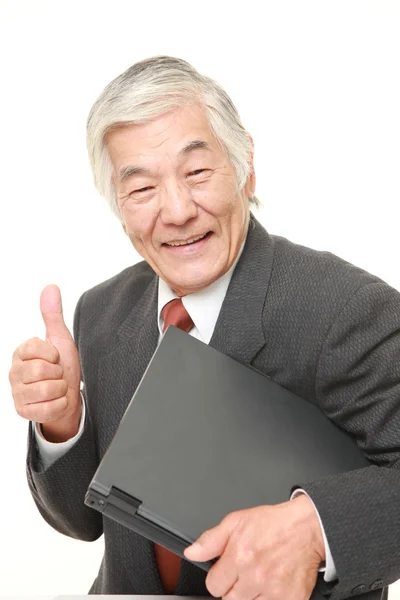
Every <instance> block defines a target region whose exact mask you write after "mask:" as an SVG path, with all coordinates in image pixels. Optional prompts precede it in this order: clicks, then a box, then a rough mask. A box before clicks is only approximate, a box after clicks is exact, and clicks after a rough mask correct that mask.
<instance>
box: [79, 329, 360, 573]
mask: <svg viewBox="0 0 400 600" xmlns="http://www.w3.org/2000/svg"><path fill="white" fill-rule="evenodd" d="M368 464H369V463H368V461H367V460H366V458H365V457H364V456H363V454H362V453H361V451H360V450H359V449H358V447H357V445H356V443H355V441H354V440H353V439H352V438H351V437H350V436H349V435H348V434H347V433H345V432H343V431H342V430H341V429H339V428H338V427H336V426H335V425H334V424H333V423H332V422H331V421H329V420H328V419H327V418H326V417H325V416H324V415H323V413H322V412H321V411H320V409H319V408H318V407H317V406H315V405H313V404H311V403H310V402H308V401H307V400H304V399H303V398H300V397H298V396H296V395H295V394H293V393H291V392H289V391H288V390H286V389H284V388H282V387H280V386H279V385H277V384H275V383H274V382H272V381H271V380H270V379H269V378H268V377H266V376H264V375H262V374H260V373H259V372H257V371H255V370H253V369H252V368H251V367H248V366H245V365H243V364H241V363H239V362H237V361H236V360H234V359H232V358H230V357H228V356H225V355H224V354H222V353H221V352H219V351H217V350H215V349H214V348H211V347H210V346H208V345H207V344H204V343H203V342H201V341H199V340H197V339H195V338H193V337H191V336H190V335H188V334H186V333H184V332H182V331H181V330H179V329H177V328H175V327H169V328H168V330H167V332H166V333H165V335H164V337H163V339H162V341H161V343H160V344H159V346H158V348H157V350H156V352H155V354H154V356H153V358H152V360H151V362H150V364H149V366H148V368H147V370H146V372H145V374H144V376H143V378H142V381H141V383H140V385H139V386H138V388H137V390H136V392H135V394H134V396H133V398H132V400H131V402H130V404H129V406H128V408H127V410H126V412H125V414H124V416H123V418H122V420H121V423H120V425H119V427H118V429H117V431H116V433H115V435H114V438H113V440H112V442H111V444H110V446H109V448H108V450H107V452H106V453H105V455H104V457H103V460H102V461H101V464H100V466H99V468H98V469H97V471H96V473H95V475H94V477H93V479H92V481H91V483H90V486H89V489H88V492H87V494H86V497H85V503H86V504H87V505H88V506H91V507H92V508H94V509H97V510H99V511H101V512H102V513H103V514H104V515H107V516H108V517H110V518H111V519H115V521H118V522H119V523H121V524H122V525H125V526H126V527H129V528H130V529H132V530H133V531H135V532H137V533H139V534H141V535H143V536H145V537H146V538H148V539H150V540H152V541H153V542H155V543H157V544H161V545H162V546H164V547H165V548H168V549H169V550H171V551H172V552H174V553H176V554H178V555H180V556H181V557H182V558H185V557H184V555H183V550H184V549H185V548H186V547H187V546H189V545H190V544H192V543H193V542H194V541H195V540H196V539H197V538H198V537H199V536H200V535H201V534H202V533H203V532H204V531H205V530H206V529H210V528H212V527H214V526H216V525H218V524H219V523H220V522H221V521H222V519H223V518H224V517H225V516H226V515H227V514H228V513H230V512H233V511H236V510H241V509H245V508H251V507H254V506H260V505H265V504H277V503H280V502H285V501H287V500H288V499H289V497H290V492H291V488H292V486H293V485H296V484H299V483H301V482H306V481H312V480H314V479H321V478H323V477H326V476H329V475H333V474H336V473H340V472H343V471H350V470H352V469H357V468H361V467H365V466H367V465H368ZM214 562H215V560H212V561H207V562H202V563H194V564H196V565H198V566H199V567H200V568H202V569H204V570H205V571H208V570H209V569H210V568H211V566H212V565H213V564H214Z"/></svg>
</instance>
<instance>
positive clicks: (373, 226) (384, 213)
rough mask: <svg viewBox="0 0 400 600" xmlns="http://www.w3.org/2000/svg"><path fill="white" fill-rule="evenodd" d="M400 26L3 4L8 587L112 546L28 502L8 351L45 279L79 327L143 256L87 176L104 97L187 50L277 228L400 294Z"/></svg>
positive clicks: (338, 2)
mask: <svg viewBox="0 0 400 600" xmlns="http://www.w3.org/2000/svg"><path fill="white" fill-rule="evenodd" d="M399 31H400V3H399V2H396V1H388V0H335V2H326V1H321V0H316V1H305V0H303V1H301V2H300V1H299V0H296V1H293V2H288V1H285V0H279V1H278V0H276V1H275V2H265V1H264V2H257V1H250V0H246V2H240V3H236V2H234V1H233V0H231V1H230V2H228V1H226V2H225V1H220V2H217V1H216V0H213V1H211V2H209V1H207V0H202V1H201V2H198V3H192V2H187V1H183V2H176V1H175V2H174V1H171V0H169V1H168V2H163V3H162V2H161V1H159V0H151V1H148V2H134V1H133V0H132V1H130V2H122V1H118V0H113V1H111V0H110V1H109V2H99V1H96V2H94V1H86V2H85V1H83V0H81V1H78V2H77V1H75V2H74V1H71V0H69V1H68V2H66V1H53V2H50V1H44V0H27V1H22V0H10V1H2V2H0V57H1V59H0V60H1V80H0V109H1V110H0V131H1V145H0V153H1V165H2V169H1V205H0V211H1V219H0V223H1V236H0V244H1V272H2V285H1V287H2V290H1V294H0V298H1V303H2V306H1V311H0V315H1V316H0V318H1V324H0V325H1V330H0V331H1V345H0V351H1V363H0V364H1V377H0V385H1V398H2V400H1V403H0V419H1V425H2V427H1V435H0V461H1V484H0V485H1V491H0V528H1V529H0V539H1V548H2V550H1V561H0V564H1V576H0V586H1V589H0V594H3V595H8V594H16V595H35V594H37V595H44V594H49V595H56V594H84V593H86V592H87V591H88V589H89V587H90V585H91V582H92V580H93V579H94V577H95V574H96V572H97V569H98V566H99V563H100V557H101V555H102V547H103V541H102V540H99V541H98V542H95V543H91V544H89V543H85V542H79V541H76V540H72V539H68V538H66V537H64V536H62V535H61V534H59V533H57V532H55V531H53V530H52V529H51V528H50V526H48V525H47V524H46V523H45V522H44V521H43V520H42V518H41V517H40V515H39V513H38V511H37V510H36V508H35V507H34V504H33V500H32V499H31V497H30V494H29V492H28V488H27V484H26V481H25V473H24V468H25V467H24V461H25V449H26V432H27V423H26V422H25V421H24V420H22V419H21V418H20V417H18V415H17V414H16V413H15V411H14V407H13V400H12V397H11V393H10V389H9V384H8V371H9V368H10V363H11V355H12V351H13V350H14V348H15V347H16V346H17V345H18V344H19V343H21V342H22V341H23V340H25V339H27V338H29V337H32V336H43V325H42V322H41V317H40V312H39V294H40V291H41V289H42V288H43V287H44V286H45V285H46V284H48V283H57V284H58V285H59V286H60V287H61V290H62V294H63V302H64V308H65V318H66V322H67V324H68V325H69V326H71V325H72V315H73V310H74V306H75V303H76V301H77V299H78V297H79V296H80V294H81V293H82V292H83V291H84V290H85V289H87V288H88V287H91V286H93V285H95V284H96V283H99V282H100V281H103V280H104V279H107V278H108V277H110V276H112V275H113V274H115V273H117V272H119V271H120V270H121V269H123V268H125V267H126V266H128V265H130V264H132V263H134V262H136V261H137V260H138V256H137V255H136V254H135V252H134V250H133V248H132V247H131V246H130V244H129V242H128V239H127V238H126V237H125V236H124V234H123V231H122V229H121V226H120V224H119V223H118V221H117V220H116V219H115V217H113V216H112V214H111V212H110V211H109V209H108V207H107V206H106V203H105V201H104V200H103V199H102V198H100V197H99V196H98V195H97V193H96V192H95V190H94V187H93V184H92V180H91V174H90V170H89V163H88V159H87V156H86V148H85V121H86V117H87V113H88V111H89V109H90V107H91V104H92V103H93V102H94V100H95V99H96V97H97V95H98V94H99V93H100V91H101V90H102V89H103V87H104V86H105V85H106V84H107V83H108V82H109V81H110V80H111V79H112V78H113V77H115V76H116V75H118V74H119V73H120V72H121V71H123V70H125V69H126V68H127V67H128V66H130V65H131V64H132V63H134V62H136V61H138V60H140V59H143V58H146V57H148V56H153V55H157V54H170V55H173V56H178V57H181V58H184V59H186V60H188V61H189V62H191V63H192V64H193V65H194V66H195V67H196V68H197V69H198V70H199V71H200V72H202V73H205V74H207V75H209V76H211V77H214V78H215V79H217V80H218V81H219V82H220V83H221V84H222V85H223V86H224V87H225V88H226V90H227V91H228V93H229V94H230V95H231V97H232V98H233V100H234V102H235V103H236V105H237V107H238V109H239V111H240V113H241V115H242V120H243V123H244V125H245V127H246V128H247V129H248V130H249V131H250V132H251V133H252V135H253V138H254V142H255V160H256V171H257V177H258V179H257V190H256V191H257V195H258V196H259V198H260V199H261V200H262V202H263V204H264V208H263V210H262V211H261V212H260V213H259V214H258V216H259V218H260V220H261V221H262V223H263V224H264V225H265V226H266V227H267V228H268V229H269V231H270V232H272V233H277V234H280V235H284V236H286V237H288V238H291V239H292V240H294V241H297V242H299V243H302V244H305V245H307V246H311V247H314V248H319V249H327V250H330V251H332V252H334V253H336V254H338V255H339V256H342V257H344V258H345V259H347V260H349V261H351V262H353V263H355V264H357V265H359V266H361V267H363V268H365V269H367V270H369V271H371V272H372V273H375V274H377V275H379V276H381V277H382V278H383V279H385V280H386V281H388V282H389V283H390V284H391V285H393V286H394V287H396V288H398V289H400V266H399V252H398V239H399V235H398V230H399V223H398V215H399V196H400V184H399V158H400V144H399V140H400V117H399V107H400V88H399V62H400V35H399ZM360 552H362V548H360ZM396 590H397V591H396ZM394 598H400V583H398V584H397V587H396V585H395V586H394V587H393V588H392V589H391V599H392V600H393V599H394Z"/></svg>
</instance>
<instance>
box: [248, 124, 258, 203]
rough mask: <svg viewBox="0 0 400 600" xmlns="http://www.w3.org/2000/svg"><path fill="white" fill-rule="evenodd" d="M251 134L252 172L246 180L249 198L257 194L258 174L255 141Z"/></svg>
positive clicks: (250, 163) (250, 164) (250, 165)
mask: <svg viewBox="0 0 400 600" xmlns="http://www.w3.org/2000/svg"><path fill="white" fill-rule="evenodd" d="M249 136H250V140H251V153H250V158H249V167H250V172H249V176H248V178H247V181H246V193H247V197H248V198H252V197H253V196H254V194H255V189H256V174H255V171H254V142H253V138H252V137H251V135H250V134H249Z"/></svg>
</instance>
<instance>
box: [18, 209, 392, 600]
mask: <svg viewBox="0 0 400 600" xmlns="http://www.w3.org/2000/svg"><path fill="white" fill-rule="evenodd" d="M74 337H75V340H76V342H77V345H78V350H79V355H80V360H81V366H82V378H83V385H84V389H83V391H84V394H85V398H86V403H87V415H86V422H85V426H84V432H83V434H82V436H81V438H80V439H79V441H78V442H77V443H76V444H75V445H74V446H73V447H72V448H71V449H70V450H69V451H67V453H66V454H65V455H64V456H62V457H61V458H59V459H58V460H57V461H56V462H55V463H54V464H53V465H51V466H50V467H49V468H48V469H46V470H44V471H43V470H41V469H40V463H39V461H38V456H37V448H36V446H35V442H34V437H33V434H32V428H30V435H29V450H28V460H27V472H28V480H29V485H30V489H31V491H32V494H33V497H34V499H35V502H36V504H37V506H38V508H39V510H40V512H41V514H42V515H43V517H44V518H45V519H46V521H47V522H48V523H50V525H52V526H53V527H54V528H55V529H57V530H58V531H60V532H62V533H64V534H66V535H69V536H72V537H75V538H78V539H82V540H95V539H97V538H98V537H99V536H100V535H101V534H102V533H104V541H105V553H104V558H103V561H102V564H101V567H100V571H99V575H98V577H97V579H96V581H95V582H94V584H93V586H92V588H91V590H90V591H91V593H97V594H157V595H158V594H163V593H165V592H164V590H163V587H162V583H161V581H160V578H159V575H158V572H157V568H156V562H155V557H154V550H153V544H152V543H151V542H150V541H148V540H146V539H144V538H141V537H140V536H139V535H138V534H136V533H134V532H132V531H130V530H128V529H125V528H123V527H122V526H120V525H118V524H116V523H114V522H112V521H111V520H110V519H108V518H107V517H102V515H101V514H100V513H97V512H95V511H94V510H92V509H90V508H88V507H86V506H85V505H84V503H83V499H84V495H85V492H86V490H87V487H88V485H89V482H90V480H91V478H92V476H93V474H94V471H95V469H96V467H97V465H98V464H99V460H100V459H101V458H102V456H103V454H104V452H105V451H106V449H107V447H108V445H109V443H110V441H111V439H112V436H113V434H114V432H115V430H116V428H117V426H118V423H119V421H120V419H121V417H122V416H123V413H124V411H125V409H126V407H127V405H128V403H129V401H130V399H131V397H132V395H133V393H134V391H135V389H136V387H137V385H138V384H139V382H140V379H141V377H142V375H143V373H144V371H145V368H146V366H147V364H148V362H149V361H150V358H151V356H152V354H153V352H154V351H155V349H156V346H157V340H158V328H157V277H156V275H155V273H154V272H153V271H152V269H151V268H150V267H149V266H148V265H147V264H146V263H145V262H141V263H139V264H136V265H134V266H132V267H130V268H128V269H126V270H124V271H123V272H122V273H120V274H118V275H116V276H115V277H113V278H112V279H110V280H108V281H105V282H103V283H102V284H100V285H98V286H96V287H94V288H93V289H91V290H88V291H87V292H85V293H84V294H83V295H82V297H81V298H80V300H79V302H78V304H77V307H76V311H75V319H74ZM210 345H211V346H213V347H214V348H216V349H217V350H220V351H222V352H224V353H225V354H227V355H229V356H231V357H233V358H235V359H236V360H239V361H240V362H242V363H245V364H251V365H252V366H253V367H254V368H256V369H258V370H259V371H261V372H263V373H265V374H266V375H268V376H269V377H271V378H272V379H273V380H274V381H276V382H277V383H278V384H280V385H282V386H284V387H286V388H287V389H289V390H291V391H293V392H294V393H296V394H298V395H300V396H302V397H304V398H306V399H308V400H309V401H310V402H312V403H315V404H317V405H319V406H320V408H321V409H322V411H323V412H324V413H325V414H326V415H327V416H328V417H329V418H330V419H332V420H333V421H334V422H335V423H337V424H338V425H339V426H340V427H342V428H343V429H345V430H346V431H348V432H349V433H351V434H352V435H354V436H355V437H356V439H357V442H358V444H359V446H360V448H361V449H362V451H363V452H364V453H365V455H366V456H367V458H368V459H369V460H370V461H371V463H372V464H371V466H368V467H366V468H364V469H360V470H356V471H353V472H351V473H347V474H344V475H339V476H335V477H332V478H327V479H325V480H321V481H314V482H304V481H293V488H295V487H297V486H301V487H303V488H304V489H305V490H306V491H307V493H308V494H309V495H310V496H311V497H312V499H313V501H314V503H315V504H316V506H317V509H318V511H319V513H320V515H321V518H322V521H323V524H324V527H325V531H326V535H327V538H328V540H329V544H330V547H331V551H332V555H333V557H334V560H335V565H336V569H337V573H338V582H335V583H330V584H328V583H325V582H324V581H323V580H322V576H319V582H318V586H317V588H316V590H315V593H314V594H313V599H314V598H315V599H317V598H319V599H321V598H325V597H328V596H330V597H331V598H332V600H339V599H341V598H348V597H351V596H354V595H356V596H357V597H359V598H361V599H362V600H367V599H368V600H378V598H381V597H382V598H383V597H386V592H384V595H382V596H381V590H380V589H375V588H381V587H383V586H387V585H388V584H390V583H392V582H393V581H395V580H397V579H398V578H400V544H399V542H398V540H399V539H400V471H399V466H400V460H399V459H400V411H399V402H400V294H399V292H397V291H396V290H394V289H393V288H391V287H390V286H389V285H387V284H386V283H384V282H383V281H381V280H380V279H379V278H377V277H375V276H373V275H370V274H369V273H366V272H365V271H363V270H361V269H359V268H357V267H355V266H353V265H351V264H349V263H347V262H345V261H343V260H341V259H339V258H338V257H335V256H334V255H332V254H330V253H327V252H317V251H315V250H311V249H308V248H305V247H302V246H299V245H296V244H293V243H291V242H290V241H288V240H286V239H284V238H281V237H278V236H272V235H269V234H268V233H267V232H266V231H265V229H264V228H263V227H262V226H261V225H260V224H259V223H258V222H257V221H256V220H255V218H254V217H253V216H252V218H251V221H250V227H249V234H248V237H247V241H246V245H245V248H244V251H243V254H242V256H241V258H240V260H239V262H238V265H237V267H236V269H235V271H234V274H233V276H232V279H231V282H230V285H229V288H228V292H227V295H226V297H225V300H224V302H223V305H222V308H221V311H220V314H219V317H218V320H217V324H216V327H215V330H214V334H213V336H212V338H211V341H210ZM266 534H267V532H266ZM205 578H206V573H205V572H204V571H202V570H201V569H199V568H198V567H196V566H194V565H192V564H191V563H190V562H188V561H186V560H183V561H182V569H181V574H180V579H179V582H178V586H177V590H176V594H178V595H209V592H208V591H207V588H206V587H205Z"/></svg>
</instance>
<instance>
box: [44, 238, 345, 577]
mask: <svg viewBox="0 0 400 600" xmlns="http://www.w3.org/2000/svg"><path fill="white" fill-rule="evenodd" d="M244 244H245V242H243V244H242V246H241V248H240V251H239V254H238V256H237V258H236V261H235V262H234V264H233V265H232V267H231V268H230V269H229V271H227V272H226V273H225V274H224V275H223V276H222V277H220V278H219V279H217V281H215V282H214V283H212V284H211V285H209V286H208V287H207V288H205V289H203V290H200V291H199V292H194V293H193V294H188V295H187V296H183V298H182V302H183V305H184V307H185V308H186V310H187V312H188V313H189V315H190V317H191V319H192V321H193V323H194V327H193V328H192V329H191V331H190V335H192V336H193V337H195V338H197V339H199V340H201V341H202V342H204V343H205V344H209V343H210V340H211V337H212V334H213V332H214V328H215V325H216V322H217V319H218V315H219V313H220V310H221V307H222V303H223V301H224V298H225V295H226V292H227V290H228V287H229V283H230V281H231V277H232V274H233V271H234V270H235V267H236V264H237V262H238V260H239V258H240V256H241V254H242V252H243V248H244ZM174 298H178V296H177V295H176V294H175V292H173V290H171V288H170V287H169V285H168V284H167V283H166V282H165V281H164V280H163V279H161V278H159V279H158V313H157V314H158V329H159V333H160V336H159V342H160V341H161V339H162V336H163V334H162V329H163V324H164V323H163V319H162V316H161V311H162V309H163V308H164V306H165V305H166V304H167V303H168V302H170V301H171V300H173V299H174ZM85 412H86V411H85V402H84V401H83V398H82V417H81V422H80V426H79V431H78V433H77V434H76V435H75V436H74V437H73V438H71V439H69V440H67V441H66V442H60V443H52V442H49V441H47V440H46V439H45V438H44V437H43V435H42V432H41V430H40V426H38V424H37V423H35V426H34V431H35V437H36V441H37V445H38V451H39V457H40V461H41V464H42V466H43V468H45V469H46V468H48V467H49V466H50V465H51V464H53V463H54V462H55V461H56V460H57V458H59V457H60V456H62V455H63V454H64V453H65V452H67V450H68V449H69V448H71V446H73V445H74V443H75V442H76V441H77V440H78V439H79V437H80V435H81V433H82V431H83V424H84V421H85ZM299 494H306V492H304V491H303V490H301V489H298V490H295V492H294V493H293V494H292V496H291V498H290V499H291V500H292V499H293V498H295V497H296V496H297V495H299ZM306 495H307V496H308V494H306ZM308 497H309V496H308ZM309 498H310V497H309ZM310 500H311V498H310ZM311 502H312V500H311ZM313 506H314V508H315V511H316V513H317V516H318V520H319V523H320V526H321V531H322V536H323V539H324V544H325V553H326V561H325V563H326V567H324V568H321V569H320V571H324V579H325V581H333V580H334V579H336V578H337V575H336V569H335V565H334V562H333V558H332V554H331V552H330V548H329V544H328V540H327V538H326V535H325V531H324V528H323V525H322V522H321V519H320V516H319V513H318V511H317V509H316V507H315V505H314V503H313Z"/></svg>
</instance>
